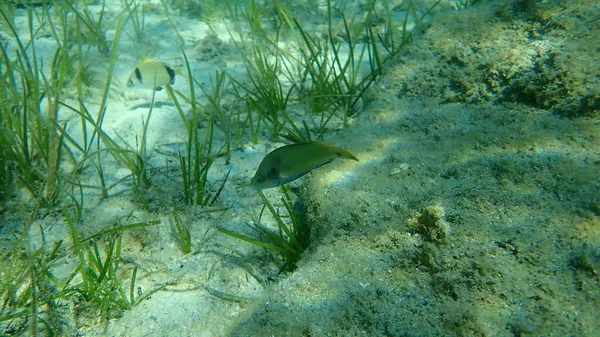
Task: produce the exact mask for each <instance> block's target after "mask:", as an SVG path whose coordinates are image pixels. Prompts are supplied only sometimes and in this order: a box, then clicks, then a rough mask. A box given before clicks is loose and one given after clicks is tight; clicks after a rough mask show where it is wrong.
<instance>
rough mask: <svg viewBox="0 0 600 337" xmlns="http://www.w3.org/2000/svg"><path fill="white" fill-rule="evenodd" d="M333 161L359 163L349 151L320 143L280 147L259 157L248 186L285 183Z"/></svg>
mask: <svg viewBox="0 0 600 337" xmlns="http://www.w3.org/2000/svg"><path fill="white" fill-rule="evenodd" d="M336 158H342V159H352V160H356V161H359V160H358V158H356V157H355V156H354V155H353V154H351V153H350V152H348V151H346V150H344V149H341V148H339V147H335V146H333V145H329V144H327V143H325V142H321V141H314V142H306V143H297V144H291V145H286V146H282V147H280V148H277V149H275V150H273V151H271V152H270V153H269V154H267V155H266V156H265V158H263V160H262V161H261V162H260V165H259V166H258V170H256V173H255V174H254V177H253V178H252V180H251V181H250V184H248V186H250V187H252V188H254V189H256V190H262V189H265V188H271V187H277V186H279V185H283V184H287V183H289V182H292V181H294V180H296V179H298V178H300V177H302V176H303V175H305V174H307V173H308V172H310V171H312V170H314V169H316V168H319V167H321V166H323V165H325V164H327V163H331V162H332V161H333V160H334V159H336Z"/></svg>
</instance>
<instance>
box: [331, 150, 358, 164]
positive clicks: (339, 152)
mask: <svg viewBox="0 0 600 337" xmlns="http://www.w3.org/2000/svg"><path fill="white" fill-rule="evenodd" d="M335 153H336V154H337V155H338V156H340V157H341V158H344V159H352V160H356V161H360V160H359V159H358V158H357V157H356V156H355V155H353V154H352V153H350V152H348V151H346V150H344V149H340V148H336V149H335Z"/></svg>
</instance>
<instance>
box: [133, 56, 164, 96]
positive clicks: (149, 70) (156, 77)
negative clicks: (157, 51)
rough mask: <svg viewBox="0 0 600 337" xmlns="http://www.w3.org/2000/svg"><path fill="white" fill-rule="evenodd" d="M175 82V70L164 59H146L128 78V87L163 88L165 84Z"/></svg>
mask: <svg viewBox="0 0 600 337" xmlns="http://www.w3.org/2000/svg"><path fill="white" fill-rule="evenodd" d="M173 83H175V71H174V70H173V69H171V68H170V67H169V66H168V65H167V64H166V63H164V62H162V61H152V60H144V61H142V62H141V63H140V64H139V65H138V66H137V67H136V68H135V69H134V70H133V72H132V73H131V75H130V76H129V79H128V80H127V87H128V88H142V89H153V90H156V91H160V90H162V87H163V86H165V85H172V84H173Z"/></svg>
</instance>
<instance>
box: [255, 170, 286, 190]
mask: <svg viewBox="0 0 600 337" xmlns="http://www.w3.org/2000/svg"><path fill="white" fill-rule="evenodd" d="M279 185H281V184H280V179H279V170H278V169H277V168H276V167H270V168H268V170H264V169H261V168H259V170H258V171H256V174H254V177H252V180H250V184H249V186H250V187H252V188H253V189H255V190H262V189H265V188H271V187H277V186H279Z"/></svg>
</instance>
